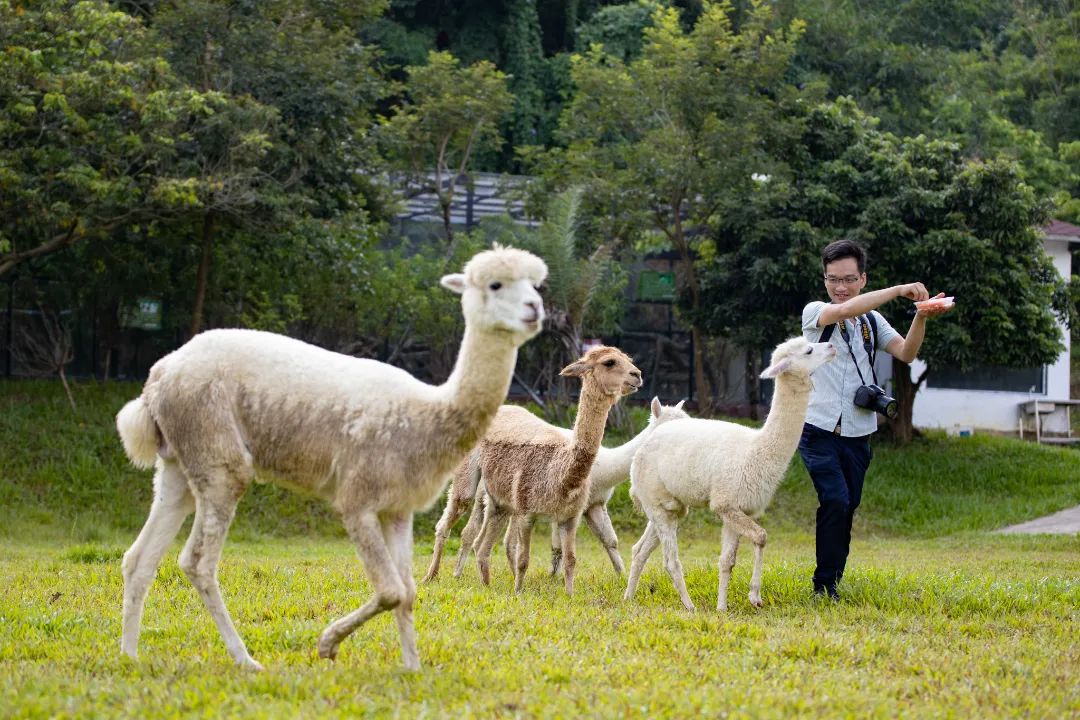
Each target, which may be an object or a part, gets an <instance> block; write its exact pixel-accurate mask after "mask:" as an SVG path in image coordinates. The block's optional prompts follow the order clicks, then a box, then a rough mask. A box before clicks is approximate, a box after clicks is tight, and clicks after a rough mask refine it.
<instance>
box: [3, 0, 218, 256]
mask: <svg viewBox="0 0 1080 720" xmlns="http://www.w3.org/2000/svg"><path fill="white" fill-rule="evenodd" d="M0 44H2V45H3V46H4V48H5V50H4V52H3V53H0V189H2V192H0V275H4V274H6V273H8V272H10V271H11V270H12V269H13V268H15V267H16V266H17V265H19V264H20V263H22V262H25V261H26V260H29V259H31V258H38V257H45V256H48V255H50V254H52V253H55V252H57V251H59V250H62V249H64V248H67V247H70V246H72V245H74V244H76V243H79V242H82V241H85V240H89V239H93V240H101V239H103V238H107V237H108V236H109V235H110V233H112V232H113V231H115V230H116V229H117V228H121V227H124V226H126V225H133V224H137V223H139V222H151V221H160V220H163V219H166V218H169V217H172V216H174V215H175V213H176V212H177V210H178V207H180V206H183V205H184V203H185V199H186V188H188V187H190V184H191V183H192V182H193V180H194V178H193V177H192V176H191V175H188V174H184V173H183V171H182V170H180V169H178V168H177V167H176V166H175V165H174V163H173V160H174V158H175V156H176V154H177V144H178V142H182V139H183V138H184V137H185V135H186V134H187V133H189V132H190V131H191V129H192V128H196V127H199V126H201V124H202V123H204V121H205V120H206V118H208V117H212V116H213V115H214V114H215V113H216V112H218V111H220V110H221V109H223V108H224V107H226V106H228V104H229V102H228V99H227V98H225V97H224V96H223V95H221V94H220V93H216V92H198V91H194V90H191V89H190V88H187V87H185V86H184V85H183V84H182V83H181V82H179V81H178V80H177V78H176V77H175V75H174V74H173V72H172V70H171V68H170V66H169V64H168V63H167V62H166V61H165V60H163V59H162V58H161V56H160V54H159V53H158V48H157V47H156V46H155V44H154V43H153V42H152V39H151V38H150V37H149V36H148V34H147V32H146V30H145V28H143V26H142V24H141V23H139V22H138V21H137V20H136V19H134V18H132V17H131V16H129V15H126V14H124V13H122V12H118V11H115V10H112V9H110V8H109V6H108V5H107V4H106V3H103V2H78V3H71V2H64V1H63V0H49V1H47V2H43V3H37V4H34V5H33V6H31V7H30V8H26V7H23V6H22V5H18V6H16V5H13V4H12V3H11V2H8V1H7V0H3V1H0Z"/></svg>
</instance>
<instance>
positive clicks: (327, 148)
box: [151, 0, 386, 216]
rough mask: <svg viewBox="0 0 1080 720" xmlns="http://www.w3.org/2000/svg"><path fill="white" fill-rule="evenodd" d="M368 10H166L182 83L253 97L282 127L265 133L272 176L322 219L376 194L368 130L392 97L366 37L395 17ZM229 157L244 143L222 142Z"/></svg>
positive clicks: (160, 17) (353, 6) (211, 2)
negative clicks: (365, 175) (367, 171)
mask: <svg viewBox="0 0 1080 720" xmlns="http://www.w3.org/2000/svg"><path fill="white" fill-rule="evenodd" d="M385 5H386V2H385V0H364V1H363V2H329V3H328V2H316V1H311V2H309V1H306V0H304V1H301V2H295V1H293V0H290V1H289V2H282V1H274V2H262V3H255V4H251V5H245V4H243V3H240V4H238V3H234V2H229V1H226V0H197V1H195V2H183V3H162V4H158V5H156V6H154V8H153V10H152V13H151V15H152V20H153V28H154V31H155V32H156V33H158V34H159V35H160V36H161V37H162V38H163V39H165V40H166V42H167V44H168V58H169V60H170V62H171V63H172V65H173V67H175V68H176V71H177V72H178V74H180V75H181V77H183V78H184V79H185V80H186V81H187V82H188V83H189V84H191V85H192V86H195V87H201V88H206V89H214V90H219V91H221V92H227V93H229V94H230V95H231V96H233V97H234V98H237V99H238V100H239V99H241V98H244V97H250V98H251V99H253V100H254V101H255V102H257V103H259V104H261V105H264V106H266V107H269V108H273V110H274V112H275V114H276V115H277V116H278V117H279V118H280V120H281V122H280V124H278V125H276V126H272V127H266V128H264V131H263V140H264V144H263V146H262V150H263V152H266V153H270V154H271V155H272V157H271V158H270V159H269V163H268V166H264V167H263V168H262V170H263V172H264V173H268V174H270V175H271V176H273V177H275V178H277V179H278V180H280V181H283V182H286V183H288V184H289V185H290V186H291V187H290V188H289V193H290V195H297V194H299V193H298V191H301V190H307V192H306V193H303V195H304V196H305V202H306V203H308V207H307V209H308V210H309V211H313V212H314V213H315V214H316V215H320V216H325V215H334V214H336V213H339V212H348V211H353V210H356V209H357V208H358V207H360V205H359V204H358V198H357V195H359V194H365V193H368V192H369V191H368V189H367V188H366V186H365V185H364V184H363V183H362V182H361V181H360V180H359V178H357V176H356V170H357V168H362V167H365V166H370V165H371V163H372V158H371V156H370V150H369V149H368V147H367V145H368V143H367V142H366V141H365V131H366V129H367V128H368V126H369V125H370V122H371V113H372V110H373V108H374V105H375V103H376V102H377V101H378V100H379V99H380V98H381V97H382V95H383V94H384V93H385V91H386V86H385V81H384V80H383V79H382V78H381V77H380V76H379V74H378V73H377V71H376V68H375V53H374V50H373V48H371V47H369V46H366V45H363V44H361V43H358V42H357V41H356V35H357V33H358V32H359V31H360V30H361V28H364V27H366V26H367V25H368V24H370V23H372V22H373V21H374V20H375V18H377V17H378V16H379V14H380V13H381V12H382V11H383V9H384V8H385ZM215 138H216V140H217V142H218V143H219V144H220V147H221V148H222V149H224V148H228V147H231V146H232V145H233V144H234V143H233V142H232V141H231V140H230V139H229V138H228V135H227V134H224V133H217V134H216V135H215Z"/></svg>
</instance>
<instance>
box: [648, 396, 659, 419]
mask: <svg viewBox="0 0 1080 720" xmlns="http://www.w3.org/2000/svg"><path fill="white" fill-rule="evenodd" d="M649 408H650V409H651V410H652V416H653V417H655V418H658V417H660V398H658V397H655V396H654V397H653V399H652V403H651V404H650V405H649Z"/></svg>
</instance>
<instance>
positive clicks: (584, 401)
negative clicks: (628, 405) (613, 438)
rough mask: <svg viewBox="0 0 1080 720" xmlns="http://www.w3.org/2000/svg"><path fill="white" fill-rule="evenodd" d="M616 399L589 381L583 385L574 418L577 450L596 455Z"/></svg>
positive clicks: (575, 446) (575, 447)
mask: <svg viewBox="0 0 1080 720" xmlns="http://www.w3.org/2000/svg"><path fill="white" fill-rule="evenodd" d="M615 400H616V398H613V397H611V396H610V395H605V394H604V393H603V392H601V391H600V389H599V388H597V387H594V386H592V384H591V383H589V382H588V381H586V382H585V384H584V385H582V388H581V397H580V398H579V399H578V413H577V418H576V419H575V420H574V436H573V442H572V445H573V447H574V449H575V450H578V451H581V452H591V453H592V454H593V455H594V456H595V455H596V453H597V451H598V450H599V449H600V443H601V442H602V441H603V440H604V426H605V425H607V416H608V413H609V412H610V411H611V408H612V407H613V406H614V405H615Z"/></svg>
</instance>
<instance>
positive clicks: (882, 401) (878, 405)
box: [855, 385, 900, 420]
mask: <svg viewBox="0 0 1080 720" xmlns="http://www.w3.org/2000/svg"><path fill="white" fill-rule="evenodd" d="M855 404H856V405H858V406H859V407H861V408H866V409H867V410H875V411H877V412H879V413H881V414H882V415H884V416H885V417H887V418H889V419H890V420H892V419H893V418H895V417H896V415H897V414H898V413H899V412H900V403H898V402H896V399H895V398H891V397H889V396H888V395H886V394H885V391H884V390H882V389H881V388H880V387H879V386H877V385H860V386H859V389H858V390H856V391H855Z"/></svg>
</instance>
